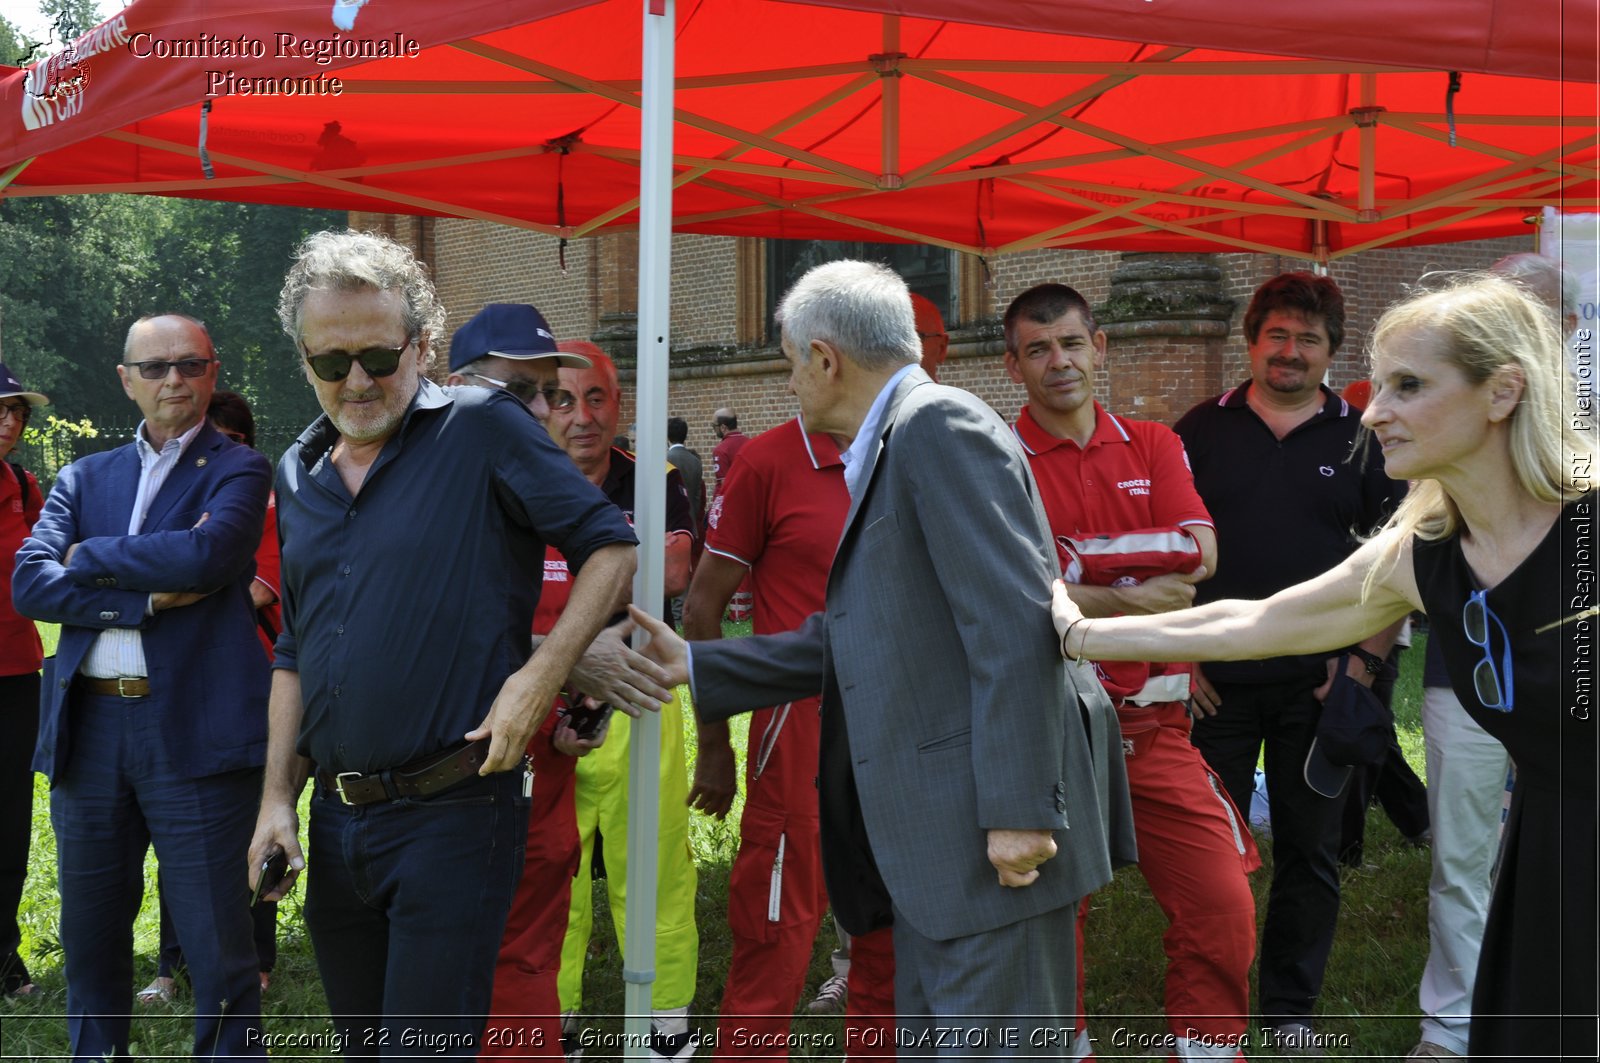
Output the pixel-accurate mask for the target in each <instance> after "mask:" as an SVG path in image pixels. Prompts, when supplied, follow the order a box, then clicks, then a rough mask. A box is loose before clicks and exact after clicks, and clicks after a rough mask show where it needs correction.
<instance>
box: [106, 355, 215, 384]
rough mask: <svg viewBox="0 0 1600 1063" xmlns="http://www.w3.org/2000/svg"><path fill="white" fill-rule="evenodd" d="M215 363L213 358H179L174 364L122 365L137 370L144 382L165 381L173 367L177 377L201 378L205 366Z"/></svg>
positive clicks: (140, 363)
mask: <svg viewBox="0 0 1600 1063" xmlns="http://www.w3.org/2000/svg"><path fill="white" fill-rule="evenodd" d="M215 362H216V359H215V358H179V359H178V360H177V361H175V362H163V361H159V360H154V361H149V362H123V363H122V364H123V365H125V366H127V367H128V368H129V369H137V370H138V371H139V375H140V376H142V377H144V378H145V379H146V380H165V379H167V374H168V373H170V372H172V370H173V368H174V367H176V368H177V370H178V375H179V376H186V377H197V376H203V375H204V374H205V371H206V366H208V365H213V364H215Z"/></svg>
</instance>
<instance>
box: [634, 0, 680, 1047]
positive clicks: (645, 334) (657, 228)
mask: <svg viewBox="0 0 1600 1063" xmlns="http://www.w3.org/2000/svg"><path fill="white" fill-rule="evenodd" d="M642 7H643V9H644V56H643V73H644V81H643V92H642V95H643V97H644V111H643V129H642V132H641V145H640V147H641V152H640V159H639V347H638V363H637V364H638V375H637V378H636V379H637V383H636V388H637V391H636V395H635V399H636V402H635V406H636V409H637V421H638V425H639V432H638V436H637V437H636V438H635V439H634V444H635V445H636V446H637V447H638V455H639V465H638V469H639V471H638V474H637V475H636V476H635V478H634V530H635V531H636V532H637V533H638V536H639V571H638V574H637V575H636V576H635V577H634V581H633V600H634V601H635V602H637V603H638V604H639V606H640V608H642V609H647V610H649V611H650V612H652V613H655V614H656V615H658V616H659V615H660V610H661V604H662V601H661V596H662V589H663V585H662V579H663V573H662V569H663V567H664V563H665V562H664V557H663V555H664V546H665V541H666V527H667V521H666V510H667V488H666V479H665V472H664V470H665V469H666V465H667V352H668V350H669V349H670V348H669V345H668V343H667V335H668V332H667V330H668V326H669V324H670V321H671V312H670V311H671V284H670V281H671V277H672V113H673V82H672V78H673V31H674V29H675V27H676V25H677V18H676V9H675V5H674V3H673V0H644V3H643V4H642ZM632 736H633V737H632V745H631V746H630V748H629V758H628V793H629V795H630V798H631V799H630V800H629V802H628V905H627V921H628V924H627V925H628V928H629V933H628V935H627V944H626V947H625V948H624V950H623V954H622V978H623V982H624V996H623V1002H624V1010H625V1012H626V1014H627V1018H626V1019H625V1021H624V1025H623V1033H624V1035H625V1036H624V1045H625V1048H626V1055H627V1058H629V1059H648V1058H649V1054H650V1053H649V1046H650V1014H651V1011H650V990H651V987H652V986H653V984H654V983H655V953H656V936H655V926H656V867H657V864H656V850H657V848H658V846H659V841H660V839H659V837H658V835H659V830H660V827H659V824H660V807H659V806H660V782H659V780H660V776H661V768H660V764H661V717H660V716H658V715H656V714H654V713H646V714H645V715H644V716H643V717H642V718H640V719H639V720H636V721H635V722H634V726H633V728H632Z"/></svg>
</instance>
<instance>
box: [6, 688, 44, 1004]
mask: <svg viewBox="0 0 1600 1063" xmlns="http://www.w3.org/2000/svg"><path fill="white" fill-rule="evenodd" d="M38 737H39V673H38V672H29V673H28V674H27V675H8V676H0V993H12V992H15V991H16V990H17V989H20V988H21V987H22V986H25V985H27V984H28V983H29V982H30V981H32V980H33V979H32V977H31V976H30V975H29V974H28V965H27V964H26V963H24V962H23V961H22V956H21V954H20V953H19V952H18V951H17V950H18V948H19V947H20V946H21V944H22V928H21V927H19V926H18V925H17V907H18V906H19V905H20V904H21V903H22V887H23V884H24V883H25V882H26V881H27V878H28V843H29V842H30V841H31V840H32V834H33V745H34V742H36V741H37V740H38Z"/></svg>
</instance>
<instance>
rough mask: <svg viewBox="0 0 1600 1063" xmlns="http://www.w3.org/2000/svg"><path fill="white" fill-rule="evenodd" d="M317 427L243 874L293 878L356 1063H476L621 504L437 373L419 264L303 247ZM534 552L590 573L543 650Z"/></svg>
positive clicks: (297, 492)
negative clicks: (533, 772) (304, 834)
mask: <svg viewBox="0 0 1600 1063" xmlns="http://www.w3.org/2000/svg"><path fill="white" fill-rule="evenodd" d="M279 314H280V317H281V321H282V324H283V328H284V331H285V332H287V333H288V334H289V336H290V337H291V339H293V340H294V343H295V346H296V348H297V349H298V350H299V353H300V357H301V358H302V359H303V361H304V363H305V372H306V378H307V380H308V381H309V382H310V383H311V385H312V387H313V389H314V390H315V391H316V393H317V399H318V401H319V402H320V403H321V405H322V408H323V411H324V416H323V417H321V418H319V419H318V420H317V421H316V422H315V423H313V424H312V425H311V427H310V428H308V429H307V430H306V431H305V432H304V433H303V434H302V435H301V437H300V438H299V439H298V440H296V441H295V443H294V445H293V446H291V447H290V448H289V450H288V452H287V453H285V455H284V457H283V460H282V462H281V463H280V465H279V468H278V478H277V508H278V533H279V536H280V540H281V542H282V547H283V549H282V556H283V572H282V587H281V593H282V598H283V621H284V627H283V633H282V635H281V636H280V637H279V639H278V643H277V658H276V661H275V662H274V668H275V669H276V670H275V671H274V673H273V686H272V699H271V703H270V708H269V716H270V731H269V736H268V752H267V769H266V782H265V785H264V788H263V793H262V801H261V812H260V815H259V818H258V820H257V824H256V833H255V839H254V841H253V842H252V843H251V847H250V861H251V880H252V881H254V880H255V878H256V869H258V868H260V867H261V866H262V865H263V863H265V862H266V861H267V860H268V859H269V858H270V857H271V856H272V855H273V854H275V853H278V852H282V853H284V854H286V855H287V856H288V860H289V867H290V868H291V871H290V874H289V877H288V878H287V879H286V882H285V884H283V885H280V886H278V887H276V888H273V889H270V890H267V891H265V895H266V897H267V899H269V900H270V899H273V898H274V897H277V896H280V895H281V894H282V893H284V892H286V891H287V889H288V883H292V881H293V878H294V874H295V873H296V872H298V871H299V870H300V869H302V868H303V867H304V866H305V860H304V859H303V858H302V855H301V851H300V845H299V842H298V840H297V831H298V827H299V821H298V817H297V815H296V812H295V804H296V801H297V799H298V797H299V794H300V791H301V789H302V788H303V787H304V785H305V781H306V778H307V776H308V774H311V773H313V772H314V773H315V778H316V787H315V794H314V796H313V798H312V802H311V825H310V832H309V834H310V841H311V845H310V851H311V853H312V854H313V857H314V859H315V860H316V866H317V872H316V874H315V875H313V876H312V877H311V881H310V886H309V888H308V895H307V898H306V908H305V912H306V924H307V926H308V927H309V928H310V930H311V934H312V943H313V945H314V946H315V947H316V953H317V965H318V968H319V970H320V972H321V975H322V982H323V986H324V988H325V989H326V991H327V997H328V1007H329V1010H330V1012H332V1013H333V1014H334V1015H335V1016H336V1019H335V1021H336V1023H337V1024H338V1026H339V1031H340V1033H341V1034H343V1035H344V1036H346V1037H348V1038H350V1040H349V1041H348V1042H347V1045H346V1048H345V1052H346V1055H365V1054H374V1055H375V1054H378V1053H380V1052H383V1053H407V1052H413V1053H415V1052H426V1053H427V1054H430V1055H464V1056H472V1055H476V1054H477V1051H478V1033H479V1031H480V1030H481V1029H482V1026H483V1021H484V1015H485V1014H486V1013H487V1011H488V1007H489V993H490V982H491V978H492V976H493V972H494V960H495V952H496V948H497V946H498V943H499V939H500V932H501V929H502V927H503V926H504V924H505V918H506V911H507V907H508V905H509V904H510V901H511V895H512V891H513V889H514V888H515V886H516V882H517V876H518V875H519V873H520V871H521V863H522V849H523V844H524V840H525V838H526V836H527V814H528V801H527V796H526V793H527V791H526V776H525V774H524V772H522V771H515V770H512V769H515V768H517V767H518V766H519V765H520V764H521V763H522V758H523V751H524V749H525V748H526V746H527V743H528V739H529V737H530V736H531V735H532V733H533V731H534V730H535V728H537V727H538V725H539V723H540V722H541V721H542V720H543V718H544V716H545V714H546V713H547V712H548V711H549V709H550V705H551V703H552V702H553V700H554V698H555V695H556V693H557V691H559V690H560V688H561V685H562V683H563V682H564V681H565V679H566V678H567V674H568V672H570V671H571V669H572V665H573V663H574V662H575V661H576V660H577V659H578V656H579V654H580V653H581V652H582V650H583V648H584V647H585V646H587V645H588V644H589V642H590V641H591V640H592V639H593V638H594V636H595V634H596V633H597V632H598V631H599V630H600V627H601V625H602V624H603V623H604V621H605V619H606V616H607V614H608V613H610V611H611V610H612V609H613V608H614V607H615V604H616V602H617V601H618V599H619V596H620V595H621V594H623V593H624V590H625V588H626V587H627V584H628V581H629V580H630V579H631V577H632V575H633V570H634V546H635V539H634V536H633V532H632V529H631V528H630V527H629V526H628V523H627V521H626V520H625V519H624V518H623V516H622V514H621V512H619V511H618V510H617V508H616V507H615V506H613V505H611V503H610V502H608V501H606V498H605V496H604V495H603V494H601V493H600V491H599V490H598V489H597V488H596V487H595V486H594V485H592V484H590V483H589V482H588V481H586V480H585V479H584V478H583V477H582V476H581V475H580V474H579V473H578V472H577V470H576V469H574V468H573V467H572V463H571V462H570V461H569V460H568V459H567V456H566V455H565V454H563V453H562V452H561V451H560V449H559V448H557V447H556V446H555V444H553V443H552V442H551V441H550V437H549V436H548V435H547V434H546V433H545V430H544V429H543V428H542V427H540V425H539V423H538V421H536V420H535V419H534V417H533V415H532V413H531V412H530V411H529V410H528V408H527V407H526V406H524V405H523V404H522V403H520V402H518V401H516V399H514V398H513V397H512V396H511V395H510V394H507V393H505V392H502V391H497V390H491V389H488V388H459V389H448V390H446V389H440V388H438V387H436V386H435V385H433V384H432V383H431V382H430V381H428V380H427V379H426V378H425V377H424V376H423V373H424V371H425V369H426V368H427V366H428V363H429V361H430V358H431V356H432V353H433V347H434V344H435V343H436V341H437V339H438V335H439V330H440V326H441V325H442V324H443V321H444V309H443V307H441V306H440V305H439V304H438V301H437V299H436V297H435V295H434V291H433V286H432V284H431V283H430V282H429V281H428V278H427V275H426V272H425V271H424V269H423V268H422V266H421V265H419V264H418V263H417V262H416V260H415V259H414V258H413V257H412V255H411V253H410V251H409V250H407V249H406V248H404V247H402V246H400V245H399V244H396V243H394V242H393V241H391V240H388V239H386V238H383V237H380V236H375V235H372V234H366V233H334V232H324V233H318V234H316V235H314V236H311V237H309V238H308V239H307V240H306V242H305V243H304V244H303V245H302V246H301V249H300V257H299V259H298V261H297V262H296V263H295V264H294V266H292V267H291V268H290V270H289V275H288V277H287V278H286V280H285V282H284V289H283V293H282V295H281V296H280V300H279ZM546 543H553V544H555V545H557V546H559V547H560V548H561V549H562V551H563V552H564V553H565V555H566V557H567V559H568V561H569V562H570V563H571V565H572V567H573V570H574V571H575V572H576V573H577V576H576V579H575V581H574V582H573V584H572V591H571V598H570V600H569V602H568V605H567V608H566V610H565V611H564V613H563V614H562V618H561V621H560V623H558V624H557V625H556V626H555V628H554V630H552V631H551V632H550V634H549V636H548V637H547V638H546V639H545V640H544V641H543V643H542V644H541V645H540V646H539V649H538V652H537V653H531V654H530V631H531V629H532V621H533V612H534V607H535V605H536V603H537V601H538V598H539V587H540V582H541V580H540V577H541V575H542V572H543V565H544V552H545V545H546Z"/></svg>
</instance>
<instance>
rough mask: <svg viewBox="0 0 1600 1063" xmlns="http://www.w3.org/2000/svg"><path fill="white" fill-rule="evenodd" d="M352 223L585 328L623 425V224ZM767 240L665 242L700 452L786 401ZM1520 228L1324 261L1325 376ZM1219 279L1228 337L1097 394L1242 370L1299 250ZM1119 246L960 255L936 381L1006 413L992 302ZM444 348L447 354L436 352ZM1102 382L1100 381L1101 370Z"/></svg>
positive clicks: (630, 241)
mask: <svg viewBox="0 0 1600 1063" xmlns="http://www.w3.org/2000/svg"><path fill="white" fill-rule="evenodd" d="M351 224H352V225H353V226H355V227H358V228H375V229H381V230H383V231H387V232H389V233H391V234H392V235H394V236H395V237H396V238H398V239H401V240H403V241H405V242H408V243H410V244H411V245H412V246H413V247H417V248H418V249H419V251H421V252H422V253H423V255H424V258H425V260H427V261H428V262H429V264H430V266H431V267H432V268H433V270H434V275H435V279H436V282H437V284H438V287H439V292H440V297H441V298H442V299H443V300H444V303H445V306H446V308H447V309H448V310H449V318H448V330H449V331H450V332H451V333H453V332H454V330H455V329H456V328H457V327H459V326H460V325H461V324H462V323H463V322H464V321H466V320H467V318H469V317H470V316H472V314H473V313H475V312H476V311H477V310H478V309H479V308H480V307H481V306H482V305H483V304H484V303H486V302H531V303H533V304H535V305H536V306H538V307H539V309H540V310H541V311H543V312H544V314H545V317H546V318H547V319H549V321H550V323H551V327H552V328H553V330H554V331H555V332H556V334H557V335H558V336H562V337H582V336H589V337H592V338H594V339H595V340H596V342H598V343H600V344H601V346H602V347H605V348H606V349H607V350H609V351H611V353H612V354H613V355H614V356H616V357H617V359H618V362H619V365H620V366H621V367H622V370H623V373H622V375H623V379H624V390H625V396H624V408H623V416H622V422H621V423H622V426H623V430H624V431H627V430H628V426H629V425H630V424H631V423H632V422H633V420H634V412H633V411H634V407H633V394H632V388H631V387H630V386H629V383H630V382H631V380H632V378H633V374H632V372H631V367H630V365H629V362H630V361H631V358H632V350H633V327H634V326H633V314H634V311H635V309H636V306H637V297H636V278H637V255H638V243H637V238H636V237H634V236H633V235H631V234H621V235H613V236H604V237H599V238H595V239H586V240H574V241H570V242H569V243H568V244H567V247H566V270H565V272H563V271H562V270H561V268H560V261H559V260H560V252H559V243H558V241H557V240H556V239H555V238H553V237H549V236H545V235H543V234H539V233H533V232H529V231H526V230H520V229H511V228H507V227H504V226H499V225H493V224H490V223H486V222H479V221H470V220H460V219H415V218H408V217H403V216H393V215H361V214H353V215H352V216H351ZM761 246H762V241H760V240H747V239H739V238H734V237H715V236H695V235H687V234H679V235H676V236H675V237H674V238H673V245H672V254H673V261H672V284H673V292H672V369H671V374H670V383H669V394H668V414H669V416H675V417H683V418H684V419H685V420H687V421H688V423H689V445H690V446H691V447H693V448H695V449H696V450H698V451H700V452H701V453H702V455H705V454H708V453H709V451H710V448H711V447H712V446H713V445H715V442H716V437H715V435H714V434H713V433H712V431H711V415H712V411H714V410H715V409H717V408H718V407H722V406H728V407H731V408H733V409H734V410H735V411H736V412H737V413H738V414H739V419H740V428H741V429H742V430H744V431H745V432H746V433H748V434H750V435H754V434H756V433H758V432H761V431H764V430H766V429H768V428H771V427H772V426H774V425H776V424H779V423H781V422H783V421H785V420H787V419H789V418H790V417H792V416H794V414H795V413H796V412H797V406H796V405H795V402H794V399H793V397H792V396H790V395H789V394H788V392H787V390H786V385H787V380H788V371H787V366H786V363H785V362H784V361H783V358H782V356H781V355H780V354H779V352H778V351H777V349H776V346H775V344H773V343H772V342H771V341H770V339H769V338H768V335H767V334H768V332H769V331H770V326H771V316H772V308H771V307H770V306H767V305H765V303H766V295H765V280H764V268H765V267H764V262H765V257H764V255H763V254H762V253H761ZM1532 246H1533V242H1532V237H1531V235H1530V236H1528V237H1514V238H1506V239H1501V240H1483V241H1476V242H1471V243H1462V244H1443V245H1438V246H1432V247H1419V248H1398V249H1390V250H1380V251H1368V252H1364V253H1362V254H1359V255H1355V256H1352V257H1351V258H1349V259H1341V260H1338V261H1336V262H1334V263H1333V264H1332V266H1331V269H1330V273H1331V275H1332V276H1333V278H1334V279H1335V280H1336V281H1337V282H1338V283H1339V285H1340V287H1341V288H1342V289H1343V291H1344V294H1345V300H1346V308H1347V317H1348V320H1347V326H1346V338H1345V343H1344V347H1343V349H1342V350H1341V351H1340V352H1339V355H1338V357H1337V358H1336V359H1335V362H1334V366H1333V369H1332V370H1331V371H1330V373H1329V382H1330V384H1331V385H1332V386H1334V387H1335V388H1338V387H1342V386H1344V385H1345V384H1346V383H1349V382H1350V381H1351V380H1354V379H1357V378H1359V377H1360V376H1362V375H1364V373H1365V367H1366V359H1365V342H1366V337H1367V335H1368V333H1369V332H1370V329H1371V327H1372V325H1373V323H1374V322H1375V321H1376V320H1377V317H1378V316H1379V314H1381V313H1382V311H1383V309H1384V308H1385V307H1387V306H1388V305H1389V304H1390V303H1392V302H1394V301H1395V300H1397V299H1399V298H1401V297H1402V296H1403V295H1404V294H1405V291H1406V287H1407V286H1408V285H1411V284H1414V283H1415V282H1416V281H1417V280H1418V278H1420V277H1421V276H1422V275H1424V274H1426V273H1428V272H1431V271H1435V270H1457V269H1482V268H1484V267H1487V266H1488V265H1490V264H1491V263H1493V262H1494V261H1495V260H1496V259H1498V258H1500V257H1501V256H1503V255H1507V254H1510V253H1512V252H1514V251H1526V250H1531V249H1532ZM1210 259H1211V261H1212V262H1214V264H1215V265H1216V266H1217V267H1218V268H1219V269H1220V270H1221V273H1222V281H1221V289H1222V291H1223V292H1224V293H1225V295H1226V296H1228V297H1230V298H1232V299H1233V300H1234V309H1233V317H1232V320H1231V321H1230V322H1229V326H1228V331H1227V334H1226V336H1220V337H1205V336H1194V335H1168V334H1162V333H1160V332H1159V331H1158V332H1155V333H1153V334H1141V335H1139V336H1137V337H1133V338H1125V339H1117V340H1114V341H1113V343H1112V344H1111V351H1110V357H1109V358H1108V364H1107V372H1106V375H1105V377H1103V378H1102V381H1101V386H1100V396H1099V397H1100V399H1101V401H1102V402H1106V403H1107V405H1108V406H1109V407H1110V408H1112V409H1116V410H1121V411H1125V412H1128V413H1131V414H1133V415H1135V416H1140V417H1146V418H1149V419H1152V420H1159V421H1164V422H1166V423H1169V424H1170V423H1171V422H1172V421H1174V420H1176V419H1177V418H1178V417H1179V416H1181V415H1182V413H1183V412H1184V411H1185V410H1187V409H1188V408H1189V407H1190V406H1192V405H1193V404H1194V403H1196V402H1198V401H1200V400H1202V399H1204V398H1206V397H1208V396H1210V395H1214V394H1216V393H1217V392H1218V391H1220V390H1222V389H1223V388H1225V387H1229V386H1232V385H1233V384H1236V383H1238V382H1239V381H1241V380H1243V379H1244V378H1245V377H1247V376H1248V375H1249V367H1248V362H1247V359H1246V354H1245V343H1244V339H1243V336H1242V334H1241V331H1240V329H1241V321H1242V318H1243V315H1244V310H1245V307H1246V305H1247V304H1248V302H1249V299H1250V295H1251V293H1252V292H1253V291H1254V290H1255V288H1256V287H1257V286H1258V285H1259V284H1260V283H1261V282H1262V281H1264V280H1266V279H1267V278H1269V277H1272V276H1275V275H1276V274H1278V273H1280V272H1283V271H1286V270H1294V269H1310V268H1311V263H1310V262H1309V261H1305V260H1299V259H1293V258H1288V257H1285V256H1280V255H1261V254H1219V255H1214V256H1210ZM1121 261H1122V255H1121V254H1120V253H1119V252H1115V251H1083V250H1065V251H1051V250H1040V251H1027V252H1020V253H1017V254H1012V255H1005V256H1001V257H998V258H995V259H991V260H988V261H987V262H986V263H980V262H978V261H977V260H975V259H972V258H970V257H966V256H958V260H957V265H956V267H955V270H956V272H957V273H958V274H959V278H958V280H957V282H956V288H957V290H958V291H960V292H962V293H963V297H962V298H960V299H959V300H958V309H957V317H958V320H957V321H954V322H952V323H950V326H949V330H950V334H951V348H950V357H949V360H948V361H947V362H946V363H945V367H944V371H943V372H942V373H941V376H940V379H941V380H942V381H943V382H945V383H948V384H953V385H955V386H957V387H963V388H966V389H968V390H970V391H972V392H974V393H975V394H977V395H978V396H979V397H980V398H982V399H984V401H986V402H988V403H989V404H990V405H991V406H994V407H995V408H996V409H997V410H999V411H1000V413H1001V414H1002V416H1005V417H1006V418H1008V419H1009V418H1011V417H1013V416H1014V415H1015V414H1016V412H1017V410H1018V409H1019V408H1020V407H1021V405H1022V403H1023V400H1024V394H1023V391H1022V388H1020V387H1019V386H1017V385H1014V384H1012V383H1011V382H1010V380H1009V379H1008V378H1007V377H1006V374H1005V370H1004V367H1003V364H1002V355H1003V352H1004V345H1003V342H1002V339H1001V336H1000V325H999V319H1000V315H1001V314H1002V313H1003V312H1004V310H1005V307H1006V305H1007V304H1008V303H1009V302H1010V301H1011V299H1012V298H1013V297H1015V296H1016V294H1017V293H1018V292H1021V291H1022V290H1024V289H1025V288H1028V287H1029V286H1031V285H1033V284H1037V283H1040V282H1042V281H1062V282H1064V283H1068V284H1071V285H1072V286H1074V287H1076V288H1077V289H1078V290H1079V291H1080V292H1082V293H1083V295H1084V296H1085V298H1087V299H1088V300H1089V302H1090V304H1091V305H1095V306H1099V305H1101V304H1103V303H1104V302H1105V300H1106V299H1107V297H1108V295H1109V294H1110V291H1111V275H1112V272H1113V270H1115V269H1116V268H1117V266H1118V265H1119V263H1120V262H1121ZM441 361H442V360H441ZM1108 381H1109V382H1108Z"/></svg>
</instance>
